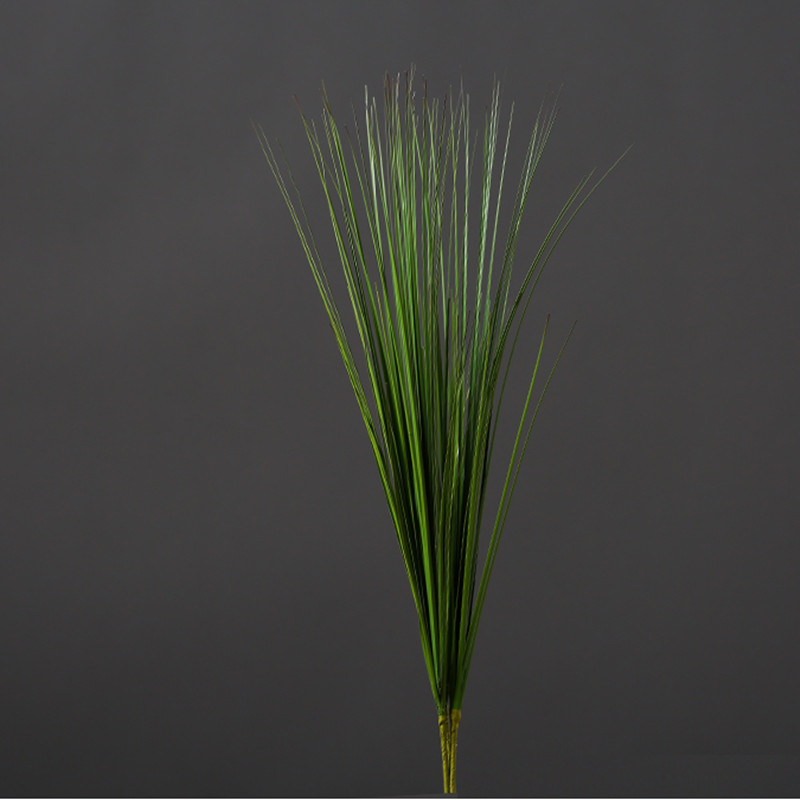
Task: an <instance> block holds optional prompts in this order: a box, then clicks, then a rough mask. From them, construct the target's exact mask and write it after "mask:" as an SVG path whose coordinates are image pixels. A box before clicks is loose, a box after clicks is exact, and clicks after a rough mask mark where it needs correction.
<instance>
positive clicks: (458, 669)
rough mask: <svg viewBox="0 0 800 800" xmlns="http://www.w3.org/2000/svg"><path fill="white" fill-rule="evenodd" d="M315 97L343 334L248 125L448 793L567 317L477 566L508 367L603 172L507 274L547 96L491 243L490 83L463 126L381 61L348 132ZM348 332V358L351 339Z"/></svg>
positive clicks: (495, 134)
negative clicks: (372, 482) (376, 90)
mask: <svg viewBox="0 0 800 800" xmlns="http://www.w3.org/2000/svg"><path fill="white" fill-rule="evenodd" d="M322 94H323V113H322V126H321V130H320V129H318V127H317V125H315V123H314V122H310V121H309V120H308V119H307V118H306V117H305V115H303V112H302V110H301V112H300V114H301V117H302V121H303V125H304V127H305V133H306V135H307V138H308V142H309V144H310V147H311V152H312V155H313V158H314V162H315V164H316V168H317V171H318V174H319V179H320V181H321V184H322V190H323V192H324V195H325V198H326V200H327V206H328V210H329V212H330V222H331V225H332V229H333V236H334V239H335V243H336V247H337V250H338V254H339V258H340V260H341V266H342V269H343V273H344V280H345V284H346V287H347V294H348V298H349V301H350V305H351V308H352V313H353V318H352V321H351V323H350V324H353V323H354V328H355V332H356V333H355V334H353V333H352V332H351V333H350V335H349V336H348V333H347V331H346V328H345V324H344V320H343V318H342V315H341V312H340V309H339V305H338V304H337V301H336V299H335V298H334V293H333V291H332V288H331V284H330V282H329V280H328V276H327V274H326V271H325V267H324V266H323V263H322V258H321V256H320V253H319V250H318V248H317V244H316V241H315V238H314V234H313V232H312V230H311V225H310V223H309V219H308V215H307V213H306V208H305V205H304V203H303V199H302V196H301V193H300V191H299V190H298V187H297V185H296V182H295V180H294V177H293V175H292V173H291V169H290V168H289V167H288V164H287V163H286V160H285V158H283V159H282V162H283V165H284V166H283V168H282V167H281V164H280V163H279V161H278V158H277V157H276V154H275V152H274V151H273V149H272V147H271V146H270V143H269V141H268V139H267V137H266V136H265V134H264V131H263V129H262V128H260V127H258V126H256V133H257V135H258V138H259V142H260V144H261V147H262V150H263V152H264V155H265V156H266V159H267V162H268V164H269V167H270V169H271V170H272V173H273V175H274V176H275V179H276V180H277V183H278V187H279V188H280V191H281V193H282V195H283V198H284V200H285V202H286V205H287V207H288V209H289V213H290V215H291V218H292V220H293V222H294V225H295V227H296V229H297V233H298V236H299V238H300V242H301V244H302V247H303V250H304V252H305V255H306V258H307V259H308V263H309V264H310V267H311V272H312V274H313V276H314V280H315V281H316V285H317V288H318V290H319V293H320V296H321V298H322V303H323V305H324V307H325V311H326V312H327V314H328V319H329V320H330V324H331V327H332V328H333V332H334V335H335V337H336V341H337V343H338V346H339V350H340V352H341V356H342V359H343V361H344V366H345V369H346V370H347V374H348V376H349V379H350V383H351V385H352V388H353V391H354V393H355V397H356V401H357V403H358V407H359V409H360V411H361V415H362V417H363V419H364V424H365V426H366V429H367V434H368V436H369V441H370V444H371V446H372V451H373V454H374V456H375V461H376V462H377V466H378V472H379V474H380V480H381V483H382V485H383V489H384V492H385V494H386V500H387V502H388V505H389V512H390V514H391V517H392V520H393V522H394V527H395V530H396V533H397V541H398V543H399V545H400V551H401V553H402V556H403V561H404V563H405V568H406V572H407V574H408V580H409V583H410V585H411V593H412V595H413V598H414V604H415V606H416V610H417V615H418V618H419V629H420V637H421V640H422V652H423V655H424V658H425V664H426V666H427V671H428V676H429V678H430V685H431V690H432V692H433V696H434V699H435V701H436V707H437V710H438V716H439V730H440V739H441V751H442V770H443V778H444V791H445V792H446V793H452V792H455V766H456V746H457V737H458V728H459V723H460V720H461V708H462V703H463V699H464V691H465V689H466V685H467V677H468V675H469V670H470V663H471V661H472V654H473V651H474V648H475V641H476V637H477V632H478V625H479V623H480V619H481V613H482V611H483V607H484V603H485V602H486V592H487V588H488V586H489V579H490V577H491V575H492V569H493V567H494V563H495V559H496V557H497V550H498V545H499V544H500V539H501V536H502V533H503V528H504V525H505V522H506V518H507V515H508V509H509V504H510V502H511V498H512V495H513V493H514V489H515V487H516V484H517V479H518V477H519V471H520V465H521V464H522V460H523V457H524V455H525V452H526V449H527V447H528V442H529V439H530V435H531V429H532V426H533V423H534V422H535V421H536V418H537V416H538V414H539V409H540V408H541V405H542V400H543V398H544V396H545V393H546V392H547V389H548V387H549V385H550V381H551V379H552V377H553V372H554V370H555V368H556V366H557V365H558V362H559V361H560V359H561V356H562V354H563V352H564V347H565V346H566V344H567V341H568V340H569V335H571V334H572V329H574V325H573V328H572V329H570V333H569V335H568V336H567V340H566V341H564V343H563V345H562V346H561V349H560V350H559V351H558V354H557V356H556V357H555V359H554V363H553V365H552V367H551V369H550V370H549V374H547V376H546V378H544V382H543V385H542V386H541V390H540V391H538V393H537V396H536V397H534V385H535V384H536V383H537V379H539V382H541V379H542V377H544V376H540V375H539V367H540V362H541V359H542V353H543V350H544V346H545V340H546V337H547V329H548V321H549V315H548V317H547V319H546V320H545V322H544V326H543V329H542V331H541V335H540V338H539V346H538V352H537V355H536V359H535V361H534V363H533V366H532V369H531V377H530V383H529V388H528V392H527V396H526V398H525V402H524V405H523V409H522V413H521V417H520V420H519V423H518V426H517V432H516V438H515V440H514V445H513V448H512V450H511V455H510V458H509V462H508V465H507V468H506V471H505V481H504V483H503V486H502V492H501V494H500V500H499V503H498V507H497V509H496V511H495V513H494V519H493V522H492V524H491V533H490V538H489V542H488V550H487V551H486V554H485V556H484V558H483V564H482V567H481V568H480V570H479V542H480V533H481V528H482V522H483V517H484V511H485V502H484V501H485V498H486V489H487V482H488V481H487V478H488V475H489V472H490V467H491V462H492V453H493V449H494V443H495V436H496V433H497V428H498V426H497V420H498V415H499V413H500V410H501V406H502V403H503V396H504V392H505V388H506V380H507V377H508V372H509V366H510V364H511V360H512V357H513V353H514V349H515V347H516V344H517V339H518V336H519V334H520V330H521V326H522V322H523V319H524V318H525V315H526V312H527V310H528V306H529V304H530V302H531V298H532V296H533V292H534V290H535V288H536V286H537V283H538V281H539V279H540V277H541V275H542V271H543V270H544V268H545V266H546V264H547V262H548V260H549V259H550V256H551V255H552V253H553V249H554V248H555V246H556V245H557V244H558V242H559V240H560V239H561V237H562V236H563V234H564V232H565V231H566V229H567V227H568V226H569V224H570V222H571V221H572V219H573V218H574V216H575V214H576V213H577V212H578V211H579V209H580V208H581V206H582V205H583V204H584V203H585V202H586V200H587V199H588V197H589V195H590V194H591V193H592V192H593V191H594V189H595V188H596V187H597V185H598V184H599V183H600V181H601V180H602V178H600V180H598V181H596V182H595V183H594V184H592V177H593V176H592V173H590V174H589V175H587V176H586V177H584V178H583V179H582V180H581V181H580V182H579V183H578V185H577V186H576V187H575V189H574V191H573V192H572V193H571V194H570V195H569V197H568V198H567V200H566V202H565V203H564V205H563V207H562V208H561V210H560V211H559V212H558V214H557V215H556V218H555V220H554V222H553V224H552V226H551V227H550V229H549V230H548V231H547V234H546V235H545V237H544V239H543V241H542V243H541V245H540V246H539V249H538V251H537V252H536V253H535V255H534V256H533V258H532V260H530V262H529V263H528V265H527V268H526V271H525V273H524V275H523V277H522V281H521V283H520V285H519V286H517V287H516V288H514V289H512V282H511V277H512V265H513V263H514V258H515V255H516V249H517V241H518V237H519V231H520V226H521V223H522V218H523V214H524V211H525V208H526V205H527V203H528V197H529V193H530V189H531V184H532V181H533V177H534V174H535V172H536V169H537V166H538V165H539V161H540V159H541V157H542V152H543V150H544V147H545V144H546V143H547V140H548V138H549V136H550V132H551V129H552V127H553V123H554V121H555V117H556V107H555V103H554V102H552V103H549V104H543V105H542V107H541V108H540V111H539V115H538V117H537V120H536V123H535V125H534V128H533V132H532V134H531V137H530V140H529V143H528V146H527V150H526V152H525V157H524V160H523V164H522V170H521V176H520V178H519V182H518V185H517V190H516V195H515V197H514V201H513V206H512V208H511V213H510V221H509V222H508V224H507V231H506V234H505V238H504V240H503V239H501V241H500V242H498V228H499V227H500V200H501V196H502V192H503V186H504V181H505V172H506V161H507V156H508V152H509V141H510V131H511V120H512V118H513V106H512V107H511V111H510V114H509V116H508V122H507V124H506V128H505V134H504V136H501V131H500V127H501V113H500V88H499V85H498V84H497V83H496V82H495V85H494V89H493V92H492V96H491V102H490V104H489V106H488V108H487V110H486V113H485V115H484V119H483V129H482V135H481V136H479V135H478V132H475V133H473V132H472V131H471V129H470V108H469V95H466V94H465V93H464V91H463V88H462V89H461V90H460V91H459V93H458V94H457V95H455V96H453V95H452V92H451V93H450V94H449V95H448V96H446V97H445V98H444V99H443V100H442V102H439V101H438V100H432V99H429V97H428V94H427V85H426V86H425V91H424V94H423V98H422V103H421V110H420V109H418V103H417V101H416V97H415V92H414V70H413V68H412V69H411V71H410V72H408V73H406V74H405V77H404V78H402V77H400V76H398V78H397V79H396V80H395V81H392V80H391V79H390V78H389V76H388V75H387V76H386V79H385V83H384V97H383V104H382V114H381V113H379V105H378V102H377V100H376V99H375V98H374V97H371V96H370V95H369V92H368V90H367V89H365V109H364V115H363V117H362V120H361V122H359V119H358V116H356V115H355V114H354V116H355V127H354V130H353V131H349V130H348V129H347V128H345V129H344V134H343V133H342V130H340V128H339V125H338V124H337V122H336V119H335V118H334V114H333V111H332V109H331V106H330V103H329V101H328V97H327V94H326V92H325V88H324V85H323V89H322ZM479 142H480V149H478V143H479ZM498 162H499V168H498V167H497V165H498ZM612 168H613V167H612ZM609 171H610V170H609ZM606 174H608V173H606ZM603 177H605V176H603ZM287 180H288V182H287ZM476 180H477V183H478V190H477V194H476V193H474V191H473V187H474V185H475V181H476ZM355 335H357V337H358V343H359V345H360V348H361V350H362V352H363V357H364V358H363V362H362V361H359V362H357V359H356V355H355V354H354V351H353V342H352V341H351V340H352V339H354V338H355ZM359 364H361V366H359Z"/></svg>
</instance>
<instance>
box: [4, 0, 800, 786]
mask: <svg viewBox="0 0 800 800" xmlns="http://www.w3.org/2000/svg"><path fill="white" fill-rule="evenodd" d="M798 22H800V6H799V5H798V4H796V3H768V2H767V3H765V2H759V3H720V2H707V3H677V2H673V3H663V2H645V3H643V2H608V3H589V2H563V0H560V1H559V2H531V3H500V2H494V3H488V2H486V3H458V4H456V3H453V4H439V3H417V2H406V3H383V2H378V3H372V2H336V3H333V2H331V3H320V2H317V3H308V2H298V0H294V1H293V2H269V3H267V2H261V3H255V2H254V3H240V2H239V3H237V2H225V3H206V2H191V3H190V2H185V3H180V2H116V3H114V2H107V3H87V2H23V3H3V4H2V5H0V62H1V63H2V70H0V92H1V93H2V95H1V97H2V124H1V125H0V142H1V143H2V149H1V150H0V163H1V164H2V183H1V184H0V212H1V213H0V230H1V231H2V235H1V236H0V253H1V257H2V261H1V262H0V378H1V379H2V385H1V386H2V388H1V390H0V402H1V403H2V414H0V436H2V462H1V464H2V482H0V492H2V504H1V505H0V531H1V533H2V550H1V551H0V598H2V603H1V604H0V641H2V649H1V650H0V703H1V704H2V705H1V706H0V715H1V717H0V718H1V719H2V726H0V737H2V739H0V742H2V748H1V749H0V762H1V763H0V775H2V779H1V780H0V791H2V792H3V793H6V794H11V795H27V794H34V795H81V796H84V795H85V796H91V795H93V794H101V795H111V796H126V795H128V796H130V795H150V794H155V795H184V796H185V795H189V796H205V795H244V796H253V795H267V796H269V795H290V796H292V795H333V796H336V795H356V796H357V795H378V796H381V795H383V796H386V795H392V794H419V793H426V792H435V791H438V790H439V785H440V763H439V753H438V747H439V745H438V733H437V728H436V717H435V708H434V706H433V702H432V700H431V697H430V689H429V686H428V682H427V678H426V675H425V671H424V664H423V659H422V656H421V650H420V646H419V641H418V631H417V627H416V621H415V616H414V611H413V605H412V601H411V596H410V592H409V590H408V587H407V582H406V578H405V575H404V571H403V567H402V562H401V558H400V555H399V552H398V550H397V545H396V541H395V538H394V534H393V532H392V530H391V526H390V521H389V516H388V513H387V512H386V509H385V506H384V500H383V497H382V494H381V490H380V486H379V482H378V479H377V473H376V470H375V467H374V464H373V462H372V456H371V453H370V450H369V447H368V443H367V439H366V436H365V434H364V432H363V429H362V423H361V421H360V418H359V415H358V412H357V409H356V405H355V403H354V401H353V398H352V393H351V390H350V388H349V385H348V383H347V379H346V376H345V373H344V370H343V368H342V366H341V362H340V360H339V356H338V354H337V351H336V348H335V344H334V341H333V338H332V336H331V335H330V331H329V329H328V326H327V322H326V320H325V318H324V314H323V311H322V307H321V304H320V302H319V299H318V296H317V294H316V289H315V287H314V285H313V282H312V280H311V276H310V273H309V270H308V268H307V266H306V264H305V263H304V260H303V257H302V251H301V249H300V247H299V244H298V242H297V240H296V238H295V235H294V233H293V231H292V229H291V225H290V223H289V218H288V215H287V213H286V211H285V209H284V208H283V207H282V201H281V199H280V197H279V194H278V191H277V189H276V187H275V185H274V183H273V181H272V178H271V176H270V175H269V173H268V171H267V169H266V164H265V162H264V160H263V158H262V156H261V154H260V152H259V149H258V146H257V142H256V140H255V137H254V135H253V132H252V130H251V127H250V119H251V118H253V119H255V120H257V121H258V122H260V123H262V124H263V125H264V127H265V129H266V130H267V132H268V133H269V134H270V135H271V136H273V137H276V138H279V139H281V140H282V141H283V142H284V144H285V146H286V149H287V152H288V154H289V157H290V159H291V161H292V163H293V165H294V166H295V167H296V170H297V174H298V179H299V181H300V183H301V185H302V186H303V188H304V189H305V190H306V194H307V195H308V196H309V197H314V198H315V199H314V202H313V203H311V206H312V208H311V211H312V214H315V215H316V219H317V220H318V221H319V224H318V230H319V232H320V239H321V241H322V242H323V243H324V247H325V251H324V252H326V253H327V254H328V256H329V257H330V263H331V265H332V266H334V267H335V261H334V258H335V251H334V250H333V248H332V246H331V241H330V238H329V237H328V236H327V235H323V234H324V233H326V231H325V227H324V225H325V218H324V216H323V215H321V214H320V211H321V206H320V205H319V204H318V202H317V199H318V192H317V184H316V183H315V178H314V175H313V174H312V172H311V171H310V169H309V167H310V158H309V155H308V152H307V148H306V146H305V144H304V142H303V140H302V129H301V127H300V123H299V120H298V117H297V114H296V109H295V106H294V103H293V100H292V95H293V94H294V93H296V94H297V95H298V96H299V97H300V99H301V102H302V103H303V106H304V108H305V109H306V111H307V112H308V113H309V114H314V115H316V114H317V111H318V108H319V95H318V89H319V85H320V82H321V81H322V80H325V81H326V83H327V85H328V87H329V90H330V93H331V97H332V100H333V103H334V106H335V107H336V108H337V109H338V111H339V113H340V114H341V115H343V116H346V115H347V114H348V113H349V102H350V101H351V100H353V101H354V102H355V103H356V104H360V102H361V100H362V93H363V86H364V84H365V83H368V84H369V86H370V88H371V89H372V90H374V91H379V90H380V87H381V78H382V75H383V73H384V71H386V70H389V71H390V72H392V73H396V72H398V71H402V70H405V69H406V68H407V67H408V66H409V64H410V63H411V62H412V61H413V62H415V63H416V64H417V67H418V71H419V73H420V74H424V75H425V76H427V77H428V79H429V87H430V90H431V92H432V93H434V94H439V95H441V94H443V93H444V92H445V91H446V89H447V87H448V85H449V84H451V83H453V84H457V83H458V81H459V80H460V78H461V77H462V76H463V79H464V84H465V87H466V88H467V90H468V91H469V92H470V94H471V95H472V98H473V106H474V109H475V110H476V111H477V112H480V110H481V108H482V107H483V105H484V104H485V102H486V101H487V99H488V96H489V92H490V88H491V80H492V76H493V74H495V73H497V74H498V75H499V76H500V77H501V78H504V87H505V97H506V108H508V101H510V100H512V99H513V100H514V101H515V102H516V116H515V128H514V132H515V134H516V138H515V139H514V147H515V149H513V151H512V162H511V165H510V170H511V174H515V169H516V168H517V167H518V166H519V163H520V158H521V153H522V149H523V146H524V140H525V139H526V137H527V132H528V130H529V129H530V126H531V124H532V121H533V118H534V116H535V112H536V110H537V108H538V105H539V102H540V100H541V98H542V97H543V96H544V95H545V93H546V92H547V91H548V90H550V89H553V88H556V87H558V86H560V85H562V84H563V87H564V89H563V95H562V112H561V115H560V117H559V121H558V123H557V126H556V129H555V131H554V134H553V138H552V140H551V143H550V145H549V149H548V151H547V153H546V155H545V159H544V162H543V165H542V169H541V173H540V175H539V177H538V179H537V181H536V183H535V184H534V199H533V201H532V206H531V212H530V216H529V218H528V223H529V225H528V227H527V228H526V234H525V236H526V237H527V238H524V239H523V240H522V242H521V244H520V251H519V252H520V262H522V261H523V257H524V255H525V253H531V252H532V250H533V247H534V246H535V245H536V243H537V236H540V235H541V232H542V230H543V229H544V226H545V224H546V223H547V221H548V220H549V219H550V217H551V216H552V213H553V211H554V210H555V208H556V207H557V205H558V203H559V202H560V201H562V200H563V199H564V198H565V197H566V194H567V192H568V191H569V190H570V189H571V187H572V186H573V185H574V184H575V183H576V182H577V180H578V179H579V178H580V177H581V175H582V174H583V173H584V172H585V171H587V170H588V169H590V168H591V167H594V166H598V167H601V168H602V167H605V166H607V165H609V164H610V163H611V162H612V161H613V160H614V159H615V158H616V156H617V155H618V154H619V153H620V152H621V151H622V150H623V149H624V148H625V147H626V146H627V145H628V144H630V143H634V149H633V151H632V152H631V153H630V155H629V156H628V157H627V158H626V160H625V161H624V162H623V164H622V165H621V166H620V167H619V169H618V170H617V171H616V173H615V174H614V175H613V176H612V177H611V178H610V179H609V181H608V182H607V183H606V184H605V185H604V186H603V187H602V189H601V190H600V192H598V194H597V195H596V196H595V198H593V200H592V201H591V203H590V204H589V206H587V208H586V210H585V212H583V213H582V216H580V217H579V218H578V220H577V222H576V224H575V226H574V227H573V229H572V230H571V232H570V233H569V234H568V236H567V237H566V238H565V239H564V240H563V242H562V245H561V246H560V250H559V251H558V253H557V256H556V258H554V260H553V262H552V269H551V270H550V271H549V272H548V274H547V277H546V279H545V280H544V281H543V282H542V285H541V290H540V292H539V297H538V300H537V301H536V302H535V303H534V305H533V307H532V311H531V313H530V316H529V323H528V327H527V330H528V332H529V336H528V337H527V340H526V342H525V343H524V344H523V346H521V349H520V350H519V353H518V358H519V362H518V366H519V368H518V370H517V371H516V372H515V373H514V383H513V385H512V387H511V389H510V390H509V391H510V392H511V394H510V395H509V398H510V401H509V403H508V406H507V410H508V411H509V415H508V416H507V417H506V418H505V423H506V424H505V427H504V428H503V429H502V430H503V434H502V435H501V437H499V439H498V447H499V448H500V450H499V453H498V462H497V463H500V461H499V459H500V458H501V457H502V455H503V454H504V453H507V452H508V451H507V447H508V444H509V436H510V435H511V434H512V433H513V428H514V420H513V418H512V417H513V414H514V413H516V411H517V409H518V408H519V403H520V402H521V400H522V396H523V394H524V389H525V380H526V371H527V366H528V365H529V364H530V362H531V358H532V357H533V355H534V353H535V346H536V341H537V337H538V332H539V328H540V325H541V323H542V321H543V318H544V315H545V314H546V313H547V312H551V313H552V314H553V318H552V330H553V332H554V334H555V335H554V336H553V337H552V338H551V342H552V344H553V347H552V348H550V349H548V357H550V358H552V355H553V352H554V349H555V345H556V342H557V341H558V340H560V339H561V338H562V337H563V335H564V334H565V332H566V331H567V329H568V327H569V325H570V324H571V323H572V321H573V320H574V319H577V320H579V323H578V327H577V329H576V333H575V336H574V338H573V340H572V342H571V343H570V346H569V348H568V351H567V353H566V356H565V359H564V361H563V362H562V366H561V367H560V369H559V373H558V374H557V376H556V379H555V381H554V384H553V387H552V390H551V393H550V394H549V395H548V399H547V402H546V404H545V406H544V409H543V412H542V415H541V416H540V418H539V422H538V423H537V425H538V429H537V432H536V433H535V434H534V437H533V440H532V445H531V450H530V451H529V455H528V459H527V461H526V464H525V468H524V470H523V472H522V475H521V483H520V489H519V490H518V492H517V496H516V498H515V503H514V505H513V507H512V512H511V514H510V515H509V520H508V526H507V528H506V533H505V537H504V540H503V545H502V548H501V553H500V557H499V559H498V562H497V567H496V570H495V574H494V577H493V583H492V587H491V590H490V593H489V598H488V602H487V606H486V611H485V615H484V618H483V623H482V629H481V634H480V636H479V640H478V646H477V649H476V655H475V659H474V662H473V668H472V674H471V677H470V685H469V688H468V690H467V696H466V699H465V704H464V719H463V725H462V729H461V736H460V748H459V754H460V763H459V792H460V794H461V795H462V796H471V795H537V794H538V795H541V794H546V795H558V796H563V795H575V794H580V795H604V794H606V795H608V794H610V795H616V796H620V795H628V794H633V795H640V796H641V795H646V796H650V795H659V794H661V795H676V794H678V795H680V794H684V795H685V794H689V795H695V796H697V795H707V794H711V795H713V794H725V795H736V794H746V795H753V794H757V795H770V794H782V793H783V794H786V793H788V794H793V795H797V794H800V690H798V675H800V625H799V624H798V623H799V622H800V618H799V617H800V614H799V609H800V581H798V572H799V570H798V558H800V542H798V530H799V529H800V525H798V523H799V522H800V513H798V511H799V510H800V509H798V500H797V485H798V478H799V477H800V470H799V469H798V459H797V452H798V425H797V411H798V408H797V403H798V388H799V387H798V371H797V364H798V332H799V330H798V328H799V327H800V326H799V324H798V316H797V301H798V289H799V288H800V278H799V277H798V276H799V275H800V272H799V271H798V252H799V249H798V238H797V218H798V211H799V210H800V198H799V197H798V166H800V164H799V163H798V148H797V145H798V141H800V110H799V106H798V85H799V84H798V81H799V80H800V64H798V45H797V42H798V33H800V26H799V25H798ZM495 488H496V487H495Z"/></svg>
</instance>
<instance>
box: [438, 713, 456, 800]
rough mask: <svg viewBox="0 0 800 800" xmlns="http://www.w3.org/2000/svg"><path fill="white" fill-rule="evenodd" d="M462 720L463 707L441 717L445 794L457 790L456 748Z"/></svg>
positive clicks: (440, 732) (440, 734) (440, 728)
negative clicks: (459, 725)
mask: <svg viewBox="0 0 800 800" xmlns="http://www.w3.org/2000/svg"><path fill="white" fill-rule="evenodd" d="M460 722H461V709H459V708H453V709H451V710H450V713H449V714H442V715H441V716H440V717H439V737H440V738H441V740H442V773H443V776H444V793H445V794H455V791H456V748H457V746H458V724H459V723H460Z"/></svg>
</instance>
